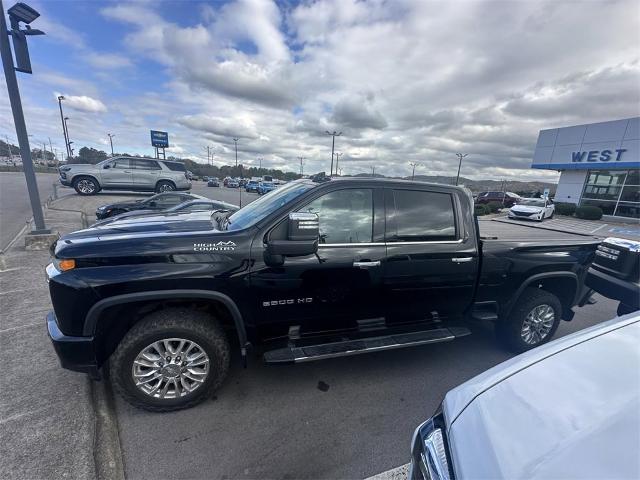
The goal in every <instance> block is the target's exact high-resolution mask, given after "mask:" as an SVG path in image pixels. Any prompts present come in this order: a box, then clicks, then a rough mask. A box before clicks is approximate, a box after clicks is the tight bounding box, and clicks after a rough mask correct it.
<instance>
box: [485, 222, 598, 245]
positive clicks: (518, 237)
mask: <svg viewBox="0 0 640 480" xmlns="http://www.w3.org/2000/svg"><path fill="white" fill-rule="evenodd" d="M523 223H524V221H523ZM478 224H479V225H480V237H481V238H482V240H484V241H491V240H504V241H534V242H536V241H545V242H546V241H551V242H554V241H576V242H581V241H582V242H583V241H599V240H598V238H597V237H594V236H590V235H580V234H576V233H568V232H557V231H554V230H547V229H544V228H535V227H534V226H527V225H526V224H523V225H513V224H511V223H501V222H493V221H491V220H479V221H478Z"/></svg>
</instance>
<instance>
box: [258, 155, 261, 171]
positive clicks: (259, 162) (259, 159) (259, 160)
mask: <svg viewBox="0 0 640 480" xmlns="http://www.w3.org/2000/svg"><path fill="white" fill-rule="evenodd" d="M258 165H259V167H258V168H259V169H260V170H262V157H258Z"/></svg>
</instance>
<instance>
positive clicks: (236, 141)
mask: <svg viewBox="0 0 640 480" xmlns="http://www.w3.org/2000/svg"><path fill="white" fill-rule="evenodd" d="M238 140H240V139H239V138H234V139H233V143H235V144H236V167H237V166H238Z"/></svg>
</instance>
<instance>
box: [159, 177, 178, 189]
mask: <svg viewBox="0 0 640 480" xmlns="http://www.w3.org/2000/svg"><path fill="white" fill-rule="evenodd" d="M161 183H170V184H171V185H173V188H176V182H174V181H173V180H167V179H166V178H163V179H162V180H158V181H157V182H156V188H158V185H160V184H161Z"/></svg>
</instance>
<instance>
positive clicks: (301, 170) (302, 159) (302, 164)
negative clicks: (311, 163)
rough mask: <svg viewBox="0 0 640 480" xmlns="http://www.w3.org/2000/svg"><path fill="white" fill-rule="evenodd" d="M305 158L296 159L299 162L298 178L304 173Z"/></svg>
mask: <svg viewBox="0 0 640 480" xmlns="http://www.w3.org/2000/svg"><path fill="white" fill-rule="evenodd" d="M306 159H307V157H298V160H300V176H302V174H303V173H304V163H303V161H304V160H306Z"/></svg>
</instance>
